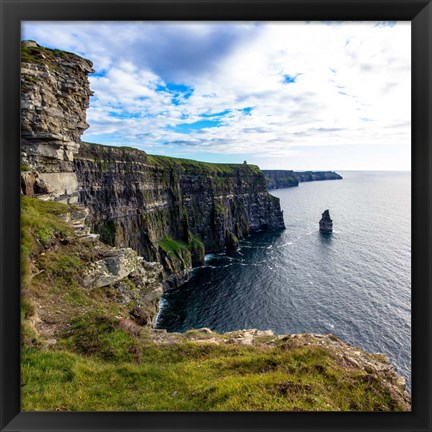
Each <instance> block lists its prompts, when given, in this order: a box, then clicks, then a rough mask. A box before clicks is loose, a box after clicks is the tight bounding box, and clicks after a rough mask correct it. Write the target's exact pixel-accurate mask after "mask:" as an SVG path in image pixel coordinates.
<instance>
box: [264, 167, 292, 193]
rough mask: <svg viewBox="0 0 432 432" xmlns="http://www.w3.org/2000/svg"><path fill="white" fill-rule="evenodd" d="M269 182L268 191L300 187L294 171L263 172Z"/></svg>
mask: <svg viewBox="0 0 432 432" xmlns="http://www.w3.org/2000/svg"><path fill="white" fill-rule="evenodd" d="M262 172H263V174H264V175H265V177H266V180H267V187H268V189H280V188H287V187H293V186H298V184H299V180H298V178H297V177H296V175H295V173H294V171H288V170H262Z"/></svg>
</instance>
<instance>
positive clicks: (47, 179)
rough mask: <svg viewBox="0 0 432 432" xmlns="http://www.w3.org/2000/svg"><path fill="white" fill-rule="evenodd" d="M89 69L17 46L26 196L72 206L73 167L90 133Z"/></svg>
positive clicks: (79, 61)
mask: <svg viewBox="0 0 432 432" xmlns="http://www.w3.org/2000/svg"><path fill="white" fill-rule="evenodd" d="M91 72H94V70H93V69H92V63H91V62H90V61H88V60H86V59H83V58H81V57H79V56H77V55H75V54H72V53H68V52H65V51H60V50H50V49H47V48H43V47H41V46H39V45H38V44H36V42H32V41H25V42H22V43H21V151H22V166H23V167H24V170H25V173H24V174H23V176H22V181H21V183H22V189H23V192H24V193H25V194H27V195H33V194H35V193H38V194H46V195H50V196H51V197H56V198H59V197H61V196H62V195H68V196H69V200H70V201H76V199H77V196H78V182H77V178H76V174H75V168H74V164H73V160H74V155H75V154H76V153H77V152H78V149H79V142H80V139H81V134H82V133H83V132H84V131H85V130H86V129H87V128H88V127H89V125H88V124H87V122H86V109H87V108H88V106H89V99H90V96H91V94H92V92H91V91H90V88H89V81H88V78H87V75H88V74H89V73H91Z"/></svg>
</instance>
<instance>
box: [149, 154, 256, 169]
mask: <svg viewBox="0 0 432 432" xmlns="http://www.w3.org/2000/svg"><path fill="white" fill-rule="evenodd" d="M147 159H148V162H149V163H151V164H154V165H155V166H158V167H161V168H170V169H173V170H176V171H194V172H205V173H213V174H235V173H236V172H239V171H240V172H243V173H247V172H249V173H251V174H260V173H261V171H260V169H259V168H258V166H256V165H244V164H223V163H210V162H200V161H196V160H192V159H181V158H173V157H168V156H160V155H147Z"/></svg>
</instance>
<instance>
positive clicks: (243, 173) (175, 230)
mask: <svg viewBox="0 0 432 432" xmlns="http://www.w3.org/2000/svg"><path fill="white" fill-rule="evenodd" d="M74 164H75V172H76V174H77V178H78V183H79V185H80V198H79V200H80V202H81V203H83V204H84V205H85V206H86V207H88V208H89V209H90V212H91V213H90V214H91V216H90V219H89V221H90V223H91V225H92V227H93V229H94V230H95V232H97V233H99V234H100V235H101V239H103V240H104V241H106V242H107V243H109V244H112V245H116V246H129V247H132V248H133V249H135V250H136V251H138V252H139V253H140V254H141V255H143V256H144V257H145V259H147V260H150V261H159V262H161V263H162V264H163V265H164V268H165V276H166V277H165V279H166V287H167V288H172V287H175V286H177V285H178V284H179V283H181V282H182V281H183V280H184V279H185V278H187V276H188V274H189V270H190V269H191V268H192V266H194V265H201V264H202V263H203V259H204V253H205V252H206V253H209V252H222V251H225V250H230V249H232V248H235V247H236V244H237V243H238V240H240V239H243V238H245V237H246V236H248V235H249V234H251V233H252V232H254V231H257V230H263V229H266V230H272V229H281V228H284V223H283V216H282V211H281V210H280V206H279V200H278V199H277V198H275V197H273V196H272V195H270V194H269V193H268V192H267V188H266V182H265V177H264V176H263V174H262V173H261V172H260V170H259V169H258V167H256V166H253V165H243V164H241V165H233V164H211V163H201V162H196V161H190V160H185V159H176V158H168V157H163V156H151V155H147V154H146V153H145V152H142V151H139V150H133V149H129V148H115V147H108V146H101V145H95V144H88V143H81V146H80V149H79V152H78V154H77V155H76V156H75V160H74Z"/></svg>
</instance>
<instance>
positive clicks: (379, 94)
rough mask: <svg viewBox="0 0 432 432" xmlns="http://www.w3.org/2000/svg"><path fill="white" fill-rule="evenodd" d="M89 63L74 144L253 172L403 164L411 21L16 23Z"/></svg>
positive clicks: (407, 149) (407, 144) (28, 35)
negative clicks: (85, 105) (83, 118)
mask: <svg viewBox="0 0 432 432" xmlns="http://www.w3.org/2000/svg"><path fill="white" fill-rule="evenodd" d="M22 39H23V40H25V39H32V40H35V41H36V42H37V43H39V44H40V45H43V46H46V47H49V48H57V49H62V50H65V51H70V52H73V53H76V54H78V55H80V56H83V57H85V58H87V59H89V60H91V61H92V62H93V64H94V69H95V71H96V72H95V73H94V74H91V75H90V76H89V80H90V87H91V89H92V90H93V91H94V96H92V97H91V100H90V107H89V109H88V111H87V121H88V123H89V124H90V128H89V129H88V130H87V131H86V132H85V133H84V135H83V136H82V140H83V141H87V142H95V143H100V144H107V145H117V146H122V145H124V146H130V147H136V148H138V149H141V150H144V151H146V152H147V153H150V154H163V155H167V156H175V157H182V158H189V159H197V160H202V161H208V162H230V163H242V162H243V161H244V160H246V161H247V162H248V163H251V164H252V163H253V164H257V165H258V166H259V167H260V168H262V169H295V170H410V168H411V25H410V22H393V21H386V22H202V21H201V22H156V21H147V22H100V21H98V22H24V23H23V24H22Z"/></svg>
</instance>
